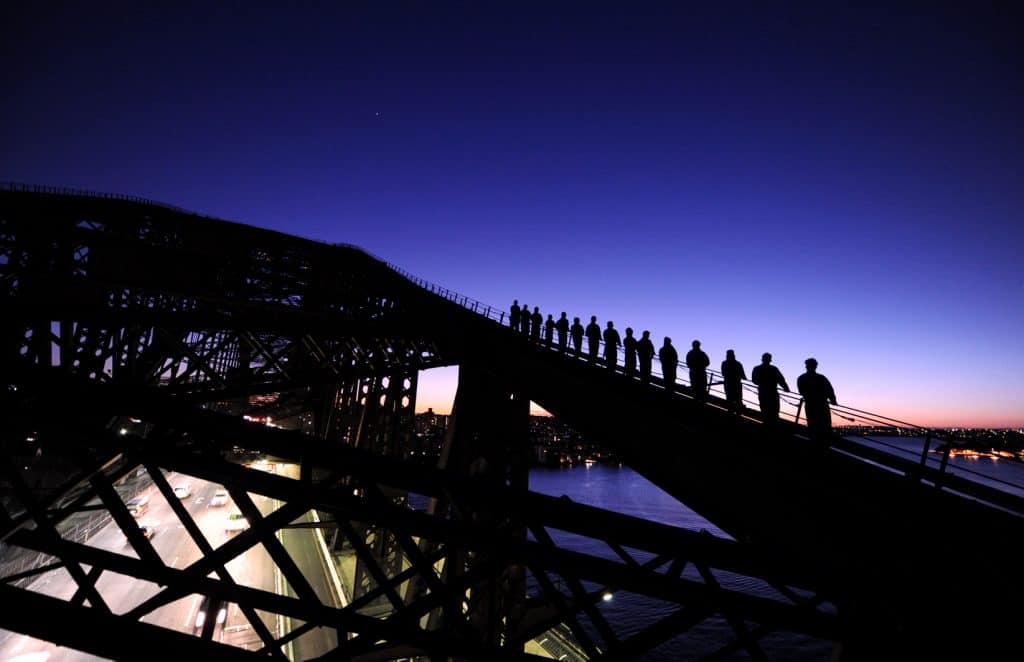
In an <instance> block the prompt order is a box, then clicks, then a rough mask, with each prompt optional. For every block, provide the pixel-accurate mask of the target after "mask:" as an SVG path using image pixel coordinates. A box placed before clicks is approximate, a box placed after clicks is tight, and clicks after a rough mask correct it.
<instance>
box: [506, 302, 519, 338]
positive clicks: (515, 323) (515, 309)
mask: <svg viewBox="0 0 1024 662" xmlns="http://www.w3.org/2000/svg"><path fill="white" fill-rule="evenodd" d="M508 325H509V326H510V327H512V330H513V331H518V330H519V299H513V300H512V307H511V308H510V309H509V311H508Z"/></svg>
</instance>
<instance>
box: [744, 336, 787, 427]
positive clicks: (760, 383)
mask: <svg viewBox="0 0 1024 662" xmlns="http://www.w3.org/2000/svg"><path fill="white" fill-rule="evenodd" d="M750 381H752V382H754V383H755V384H757V401H758V402H759V403H760V405H761V420H763V421H764V422H765V423H775V422H776V421H778V420H779V387H780V386H781V387H782V390H783V391H785V392H786V393H789V384H787V383H786V378H785V377H783V376H782V373H781V372H780V371H779V369H778V368H776V367H775V366H773V365H772V355H771V354H769V353H768V352H765V353H764V354H762V355H761V365H758V366H754V370H753V371H752V372H751V373H750Z"/></svg>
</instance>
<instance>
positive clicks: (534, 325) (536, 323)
mask: <svg viewBox="0 0 1024 662" xmlns="http://www.w3.org/2000/svg"><path fill="white" fill-rule="evenodd" d="M542 326H544V317H543V316H542V315H541V314H540V307H538V306H534V307H533V315H530V340H532V341H533V342H535V343H539V342H540V329H541V327H542Z"/></svg>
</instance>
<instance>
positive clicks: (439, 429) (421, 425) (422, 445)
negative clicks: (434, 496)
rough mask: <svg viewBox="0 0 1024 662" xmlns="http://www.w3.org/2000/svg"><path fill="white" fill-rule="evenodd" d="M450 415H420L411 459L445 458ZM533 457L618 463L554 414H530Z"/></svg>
mask: <svg viewBox="0 0 1024 662" xmlns="http://www.w3.org/2000/svg"><path fill="white" fill-rule="evenodd" d="M448 418H449V417H448V416H446V415H444V414H436V413H434V410H433V409H428V410H427V411H426V412H423V413H420V414H416V417H415V424H414V426H415V443H414V447H413V449H412V450H411V451H410V458H411V459H415V460H422V461H424V462H425V463H434V462H436V461H437V460H438V459H439V458H440V457H441V448H442V446H443V445H444V433H445V429H446V428H447V427H448ZM529 435H530V460H531V462H532V463H533V464H535V465H548V466H558V465H563V464H583V463H585V462H617V461H618V459H617V458H616V457H615V456H614V455H612V454H611V453H610V452H609V451H607V450H605V449H603V448H601V447H600V446H598V445H597V444H594V443H591V442H590V441H588V440H587V439H585V438H584V437H583V436H582V435H581V434H579V433H578V432H577V431H576V430H574V429H572V428H571V427H569V426H568V425H565V424H564V423H562V422H561V421H559V420H558V419H556V418H554V417H552V416H530V431H529Z"/></svg>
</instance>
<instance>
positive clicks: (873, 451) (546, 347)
mask: <svg viewBox="0 0 1024 662" xmlns="http://www.w3.org/2000/svg"><path fill="white" fill-rule="evenodd" d="M382 262H384V261H383V260H382ZM384 263H385V264H386V265H387V266H388V267H389V268H390V269H392V270H393V271H395V272H396V273H398V274H400V275H402V276H403V277H405V278H407V279H408V280H410V281H412V282H413V283H415V284H416V285H418V286H420V287H422V288H423V289H425V290H427V291H429V292H432V293H433V294H436V295H437V296H440V297H442V298H444V299H446V300H448V301H451V302H452V303H455V304H457V305H460V306H462V307H464V308H466V309H468V310H470V311H472V312H475V313H477V314H479V315H482V316H483V317H486V318H487V319H489V320H491V321H493V322H494V323H496V324H499V325H502V326H505V327H508V326H509V312H508V311H506V310H505V309H504V308H499V307H496V306H492V305H490V304H486V303H483V302H481V301H478V300H476V299H473V298H471V297H468V296H465V295H463V294H460V293H459V292H456V291H454V290H451V289H449V288H446V287H443V286H440V285H438V284H436V283H432V282H430V281H427V280H425V279H423V278H420V277H418V276H415V275H413V274H411V273H409V272H408V271H406V270H404V269H402V268H401V267H399V266H397V265H395V264H392V263H390V262H384ZM581 323H582V321H581ZM530 326H531V327H532V324H531V325H530ZM616 330H617V331H620V333H621V332H622V330H621V329H616ZM602 334H603V330H602ZM557 338H558V334H557V332H556V333H555V334H554V339H553V340H551V341H548V340H547V334H546V320H545V321H544V322H543V323H542V327H541V330H540V333H539V334H532V333H531V335H530V338H529V340H532V341H534V346H535V348H536V349H537V350H539V351H550V352H556V353H561V351H562V350H561V349H560V346H559V344H558V342H557ZM589 346H590V343H589V340H588V339H587V338H586V337H584V339H583V343H582V345H581V350H580V351H579V352H577V351H576V350H575V348H574V346H573V343H572V341H571V340H569V339H568V338H567V339H566V351H565V355H566V356H569V357H575V358H578V359H579V360H581V361H583V362H586V363H590V364H592V365H595V366H600V367H601V368H603V369H605V370H609V369H611V368H610V366H609V365H608V364H607V362H606V360H605V343H604V340H603V339H602V340H599V341H598V343H597V348H596V349H597V351H596V360H594V361H591V360H590V355H591V352H590V351H589ZM680 349H681V348H677V349H676V351H677V352H680ZM680 354H681V355H680V362H679V365H678V368H677V372H676V379H675V382H674V384H673V387H672V390H673V393H674V394H675V395H677V396H679V397H683V398H691V399H692V398H693V397H694V393H693V390H692V385H691V383H690V380H689V379H688V372H689V369H688V367H687V366H686V364H685V360H684V358H683V357H684V356H685V350H684V351H682V352H680ZM624 360H625V357H624V353H623V350H622V348H621V347H619V348H617V349H616V352H615V366H614V370H615V372H616V373H618V374H620V375H623V374H624V369H625V366H624ZM706 372H707V375H708V396H710V397H707V398H705V404H706V406H709V407H716V408H718V409H722V410H727V408H728V405H727V403H726V396H725V390H724V382H725V380H724V378H723V376H722V373H721V372H719V371H717V370H713V369H710V368H708V369H707V370H706ZM651 376H652V379H651V380H650V382H649V384H648V385H649V387H650V388H653V389H656V390H662V391H664V389H665V388H666V386H665V381H664V370H663V368H662V366H661V362H660V360H659V359H658V356H657V352H656V353H655V356H654V357H653V359H652V368H651ZM633 378H634V379H637V380H639V379H640V375H639V372H634V373H633ZM742 386H743V391H742V393H743V397H742V404H743V409H742V410H741V411H739V412H737V415H740V416H745V417H747V418H748V419H749V420H751V421H754V422H756V423H761V422H762V421H761V418H760V416H759V413H760V405H759V403H758V400H757V386H756V385H755V384H754V383H753V382H751V381H749V380H743V381H742ZM779 401H780V408H779V417H780V419H782V420H788V421H791V422H793V423H800V422H801V419H802V418H804V414H803V398H802V397H800V395H799V394H798V393H795V392H786V391H780V392H779ZM830 409H831V412H832V416H833V419H834V425H835V427H836V428H839V429H838V430H836V432H835V434H834V435H833V438H832V441H831V444H830V445H831V447H832V448H833V449H835V450H837V451H838V452H841V453H843V454H846V455H849V456H852V457H855V458H857V459H860V460H862V461H866V462H870V463H871V464H875V465H878V466H880V467H882V468H883V469H887V470H889V471H894V472H897V473H900V474H904V475H907V476H910V477H912V478H914V479H916V480H918V481H921V482H925V483H929V484H932V485H934V486H936V487H938V488H942V489H946V490H949V491H954V492H957V493H960V494H963V495H965V496H968V497H970V498H976V499H978V500H981V501H985V502H987V503H989V504H992V505H996V506H998V507H1000V508H1004V509H1006V510H1010V511H1012V512H1015V513H1017V514H1020V515H1024V484H1021V483H1016V482H1013V481H1008V480H1004V479H1001V478H998V477H996V476H993V475H990V474H987V473H984V472H980V471H976V470H973V469H971V468H970V467H966V466H962V465H957V466H956V472H955V474H954V473H953V472H952V471H951V468H950V460H951V455H953V454H954V453H955V452H956V451H957V449H958V447H960V446H961V444H960V443H959V442H958V440H955V439H952V438H949V437H946V436H945V435H943V434H941V433H940V432H939V431H936V430H934V429H931V428H927V427H924V426H919V425H915V424H913V423H908V422H906V421H900V420H898V419H894V418H891V417H888V416H885V415H882V414H877V413H873V412H868V411H864V410H861V409H856V408H854V407H849V406H846V405H830ZM755 412H756V413H757V415H755ZM835 419H838V421H839V423H835ZM844 426H847V427H850V428H851V429H856V428H868V427H870V428H875V429H879V428H884V429H888V430H892V431H893V432H895V433H896V434H897V436H900V437H902V438H907V439H911V438H920V440H921V445H920V448H919V449H917V450H908V449H907V448H905V447H903V446H900V445H895V444H892V443H889V442H887V441H886V440H884V439H880V438H877V436H870V435H866V434H863V433H855V434H854V433H851V434H847V435H844V434H841V433H840V430H841V429H842V427H844ZM854 437H856V439H859V440H863V441H867V442H870V444H871V445H870V446H869V445H865V444H863V443H859V442H858V441H854V440H853V438H854ZM882 449H884V450H882ZM933 455H937V457H933ZM1007 459H1010V460H1011V461H1017V460H1016V459H1014V458H1010V457H1007ZM964 475H966V476H969V477H970V479H965V478H964V477H963V476H964Z"/></svg>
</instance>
